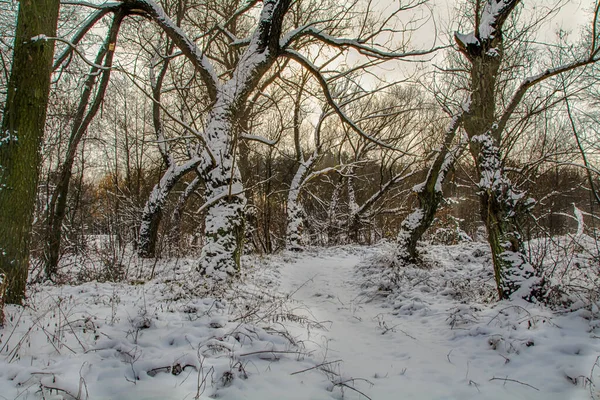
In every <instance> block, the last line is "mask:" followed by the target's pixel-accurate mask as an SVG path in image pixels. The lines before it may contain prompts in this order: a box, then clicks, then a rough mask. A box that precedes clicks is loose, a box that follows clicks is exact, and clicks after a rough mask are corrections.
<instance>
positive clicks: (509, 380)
mask: <svg viewBox="0 0 600 400" xmlns="http://www.w3.org/2000/svg"><path fill="white" fill-rule="evenodd" d="M490 381H504V383H506V382H514V383H518V384H521V385H523V386H527V387H530V388H532V389H535V390H537V391H538V392H539V391H540V389H538V388H536V387H535V386H533V385H530V384H529V383H525V382H521V381H518V380H516V379H509V378H508V377H506V378H498V377H493V378H492V379H490Z"/></svg>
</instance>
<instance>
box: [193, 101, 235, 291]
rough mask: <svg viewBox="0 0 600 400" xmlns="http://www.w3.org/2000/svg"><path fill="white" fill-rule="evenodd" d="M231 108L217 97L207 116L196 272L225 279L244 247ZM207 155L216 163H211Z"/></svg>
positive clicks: (230, 273) (233, 273) (201, 168)
mask: <svg viewBox="0 0 600 400" xmlns="http://www.w3.org/2000/svg"><path fill="white" fill-rule="evenodd" d="M234 110H235V105H234V104H232V102H231V99H230V98H228V97H227V96H225V95H223V94H221V93H220V94H219V96H218V99H217V102H216V104H215V106H214V107H213V109H212V111H211V112H210V114H209V117H208V121H207V126H206V137H207V139H208V140H207V143H206V144H207V147H208V149H207V151H205V152H204V153H203V162H204V164H202V165H201V166H200V170H201V171H202V179H203V180H204V182H205V185H206V188H205V194H206V204H207V207H206V208H207V210H206V219H205V227H204V235H205V240H206V242H205V245H204V247H203V248H202V255H201V260H200V265H199V269H200V271H201V272H202V273H203V274H206V275H207V276H213V277H215V278H217V279H226V278H227V277H228V276H234V275H236V274H238V273H239V270H240V257H241V255H242V250H243V243H244V209H245V206H246V197H245V195H244V191H243V184H242V179H241V176H240V172H239V169H238V167H237V165H235V162H234V161H235V149H234V146H233V143H232V142H233V138H234V135H233V132H234V122H233V121H234V115H235V114H234ZM209 152H210V154H211V155H212V156H213V157H215V158H216V159H215V160H214V161H213V160H211V156H209Z"/></svg>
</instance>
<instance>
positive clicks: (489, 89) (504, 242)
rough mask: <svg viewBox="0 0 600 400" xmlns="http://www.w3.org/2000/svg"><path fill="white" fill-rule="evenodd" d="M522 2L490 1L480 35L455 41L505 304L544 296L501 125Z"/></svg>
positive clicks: (525, 204)
mask: <svg viewBox="0 0 600 400" xmlns="http://www.w3.org/2000/svg"><path fill="white" fill-rule="evenodd" d="M518 3H519V0H504V1H503V2H500V1H499V0H488V1H487V3H486V4H485V5H484V6H483V8H482V10H483V11H482V16H481V18H479V19H478V20H479V25H480V26H477V27H476V31H475V32H474V33H472V34H468V35H461V34H459V33H456V34H455V39H456V42H457V44H458V46H459V49H460V50H461V52H462V53H463V54H464V55H465V56H466V57H467V58H468V59H469V61H470V62H471V71H470V73H471V104H470V108H469V111H468V112H466V113H465V115H464V128H465V131H466V132H467V134H468V136H469V140H470V142H469V148H470V151H471V154H472V156H473V159H474V160H475V163H476V166H477V173H478V178H479V184H478V186H479V199H480V207H481V209H480V212H481V217H482V220H483V222H484V223H485V226H486V229H487V235H488V243H489V245H490V249H491V251H492V260H493V264H494V275H495V278H496V286H497V289H498V295H499V297H500V298H501V299H509V298H525V299H527V300H531V299H532V298H533V297H536V296H539V292H540V290H541V289H540V287H541V280H540V279H539V278H538V277H536V275H535V271H534V269H533V267H532V266H531V265H530V264H529V263H528V262H527V261H526V260H527V256H526V254H525V251H524V246H523V239H522V238H521V235H520V234H519V225H518V221H519V219H521V218H522V217H523V215H524V214H525V212H526V210H527V208H528V202H527V200H525V196H524V194H523V193H519V192H518V191H517V190H515V189H514V187H513V185H512V183H511V182H510V180H509V179H508V178H507V177H506V176H505V173H504V169H503V166H502V159H501V155H500V143H501V139H502V133H503V132H502V131H503V128H504V125H505V121H503V123H498V122H497V115H496V103H497V102H496V89H497V85H498V82H497V81H498V74H499V71H500V66H501V64H502V61H503V48H502V45H503V43H502V27H503V23H504V21H506V19H507V18H508V16H509V15H510V13H511V12H512V10H514V8H515V7H516V5H517V4H518ZM521 95H522V94H521ZM508 111H509V112H510V111H511V110H508ZM509 115H510V114H509ZM503 119H504V118H502V120H503Z"/></svg>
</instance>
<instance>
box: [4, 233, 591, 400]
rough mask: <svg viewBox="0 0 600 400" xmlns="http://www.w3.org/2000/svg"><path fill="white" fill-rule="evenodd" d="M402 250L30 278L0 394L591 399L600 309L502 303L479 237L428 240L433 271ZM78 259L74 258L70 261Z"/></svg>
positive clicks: (10, 317)
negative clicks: (228, 269) (220, 272)
mask: <svg viewBox="0 0 600 400" xmlns="http://www.w3.org/2000/svg"><path fill="white" fill-rule="evenodd" d="M579 239H584V238H579ZM565 240H566V238H565ZM533 245H536V246H537V245H540V243H533ZM562 245H564V243H563V244H562ZM582 245H583V244H582V243H580V244H579V245H578V246H582ZM590 245H591V243H590ZM394 248H395V245H394V244H390V243H381V244H379V245H377V246H373V247H359V246H344V247H333V248H329V249H309V250H307V251H306V252H305V253H292V252H285V253H283V254H281V255H274V256H270V257H247V258H246V259H245V260H244V264H245V265H248V266H250V267H249V268H248V270H247V271H246V273H245V274H244V276H243V277H242V279H241V280H240V281H238V282H234V283H232V284H231V286H229V287H218V286H216V287H215V286H213V285H214V282H213V281H210V280H206V279H203V278H201V277H200V276H198V274H197V273H196V272H195V265H196V261H195V260H192V259H177V260H163V261H159V264H158V265H155V266H154V269H155V271H157V276H156V277H155V278H153V279H148V277H149V274H148V273H149V270H150V268H153V264H154V261H153V260H152V261H151V262H146V263H145V264H141V265H136V266H135V271H134V272H135V273H134V272H130V279H129V280H128V281H125V282H121V283H113V282H98V281H92V282H88V283H82V284H72V285H68V284H65V285H50V284H36V285H33V286H32V288H31V290H30V299H29V301H28V306H27V307H26V308H19V307H16V306H8V307H7V313H6V314H7V322H6V326H5V327H4V328H2V329H0V335H1V339H0V340H1V343H0V398H2V397H4V398H17V397H18V396H20V397H19V398H29V399H37V398H39V399H41V398H52V399H70V398H72V397H69V395H67V392H68V393H70V394H71V395H73V397H75V398H82V399H86V398H89V399H184V398H187V399H192V398H199V399H209V398H220V399H231V400H234V399H236V400H237V399H253V400H254V399H256V400H258V399H261V400H263V399H298V400H304V399H319V400H323V399H342V398H344V399H349V400H353V399H356V400H358V399H367V398H371V399H380V400H381V399H383V400H386V399H390V400H392V399H394V400H395V399H398V398H401V399H440V400H441V399H502V400H504V399H507V398H508V399H528V400H536V399H544V400H547V399H550V400H552V399H556V400H559V399H560V400H562V399H574V400H577V399H581V400H582V399H588V398H589V396H590V393H595V386H592V385H593V383H594V382H598V379H600V375H599V371H598V369H599V368H598V367H597V366H596V360H597V356H598V355H599V354H600V343H599V342H598V339H597V337H598V333H599V332H598V330H599V329H600V321H599V320H598V310H597V309H593V308H588V307H584V304H583V303H581V302H580V304H573V305H572V306H571V308H569V309H562V310H560V311H553V310H550V309H548V308H544V307H541V306H537V305H532V304H530V303H527V302H524V301H511V302H509V301H503V302H496V301H495V298H496V296H497V294H496V291H495V287H494V283H493V271H492V268H491V255H490V252H489V250H488V249H487V246H486V245H485V244H483V243H477V242H470V243H463V244H460V245H455V246H442V245H431V244H430V245H428V246H427V249H426V251H424V252H423V253H424V254H425V263H426V265H428V266H429V268H428V269H422V268H414V267H406V268H403V269H392V268H390V267H389V265H390V263H391V259H392V257H393V250H394ZM556 248H557V249H559V248H562V247H556ZM579 262H580V263H582V262H583V261H582V259H580V260H579ZM589 263H590V264H589V265H592V264H591V263H593V259H591V258H590V259H589ZM82 267H83V266H82V265H78V264H77V263H73V265H72V267H71V268H72V273H76V272H77V271H79V270H80V268H82ZM563 267H564V266H563ZM563 272H564V273H566V270H565V271H563ZM575 272H577V273H579V272H580V271H579V270H578V271H575ZM567 275H568V274H567ZM65 276H67V277H68V276H69V275H68V274H67V275H65ZM565 276H566V275H565ZM577 279H578V280H577V281H576V282H575V281H574V284H576V285H577V286H581V285H584V284H585V283H584V281H582V280H581V277H579V278H577ZM588 283H589V282H588ZM52 388H55V389H52ZM56 389H58V390H56ZM361 393H362V394H361ZM198 394H199V396H198V397H196V396H197V395H198ZM366 396H368V397H366Z"/></svg>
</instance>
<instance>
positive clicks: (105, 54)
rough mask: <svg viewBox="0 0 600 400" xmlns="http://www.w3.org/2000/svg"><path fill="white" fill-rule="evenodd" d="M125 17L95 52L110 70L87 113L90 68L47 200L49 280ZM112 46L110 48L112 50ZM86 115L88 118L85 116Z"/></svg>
mask: <svg viewBox="0 0 600 400" xmlns="http://www.w3.org/2000/svg"><path fill="white" fill-rule="evenodd" d="M123 17H124V13H123V12H122V11H117V13H116V14H115V17H114V19H113V23H112V26H111V28H110V30H109V33H108V36H107V38H106V41H105V43H104V46H103V47H102V49H101V50H100V51H99V52H98V55H97V57H96V60H95V64H96V65H98V64H100V63H101V62H102V60H103V59H104V60H105V61H104V66H105V67H107V68H109V69H106V70H104V71H103V72H102V78H101V81H100V87H99V89H98V92H97V93H96V96H95V98H94V101H93V103H92V105H91V107H90V108H89V110H88V104H89V100H90V97H91V94H92V92H93V89H94V85H95V82H96V77H97V76H98V72H99V69H98V68H97V67H92V68H91V70H90V73H89V75H88V78H87V79H86V82H85V84H84V89H83V92H82V94H81V99H80V101H79V105H78V107H77V114H76V115H75V119H74V121H73V126H72V128H71V136H70V138H69V145H68V148H67V154H66V156H65V161H64V162H63V163H62V165H61V166H60V172H59V179H58V182H57V183H56V188H55V189H54V191H53V192H52V196H51V198H50V204H49V205H48V209H47V215H46V226H47V228H46V237H45V240H44V253H43V258H44V269H45V273H46V277H47V278H49V279H52V277H53V276H54V275H55V274H56V272H57V268H58V261H59V258H60V246H61V238H62V225H63V221H64V219H65V215H66V212H67V199H68V196H69V184H70V182H71V177H72V175H73V163H74V162H75V154H76V152H77V148H78V147H79V143H80V142H81V139H82V138H83V135H84V134H85V132H86V131H87V128H88V126H89V125H90V123H91V122H92V120H93V119H94V117H95V115H96V113H97V112H98V110H99V108H100V104H101V103H102V101H103V99H104V94H105V93H106V88H107V87H108V82H109V80H110V72H111V70H110V67H111V66H112V60H113V56H114V50H115V44H116V41H117V36H118V33H119V28H120V26H121V22H122V20H123ZM111 45H112V46H111ZM86 111H87V114H86Z"/></svg>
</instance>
